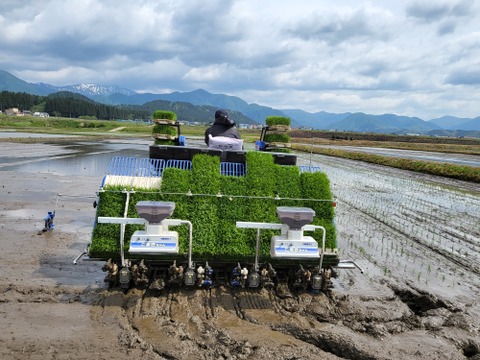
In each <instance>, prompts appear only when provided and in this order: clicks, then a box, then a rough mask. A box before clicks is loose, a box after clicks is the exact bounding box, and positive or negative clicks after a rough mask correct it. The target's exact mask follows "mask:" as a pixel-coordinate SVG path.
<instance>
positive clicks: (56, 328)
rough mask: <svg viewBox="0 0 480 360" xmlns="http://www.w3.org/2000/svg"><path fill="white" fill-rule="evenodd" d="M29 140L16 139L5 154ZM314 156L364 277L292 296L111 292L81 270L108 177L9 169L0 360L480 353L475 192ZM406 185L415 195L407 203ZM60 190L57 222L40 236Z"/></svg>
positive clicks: (2, 235)
mask: <svg viewBox="0 0 480 360" xmlns="http://www.w3.org/2000/svg"><path fill="white" fill-rule="evenodd" d="M37 145H38V147H36V146H37ZM32 146H34V145H32V144H30V145H25V144H13V143H12V144H9V151H10V153H12V154H27V153H28V152H25V149H26V148H25V147H29V148H30V150H32V149H31V147H32ZM34 150H35V151H39V152H40V151H46V152H48V151H51V150H52V149H51V148H49V147H48V146H47V147H45V146H42V145H41V144H35V149H34ZM55 155H56V154H55V153H52V154H51V156H55ZM21 160H22V158H21V157H17V158H16V159H15V161H21ZM307 160H308V158H306V159H304V161H307ZM5 161H8V159H6V160H5ZM315 161H318V162H319V163H320V164H321V165H322V166H324V167H325V168H326V171H327V172H329V173H330V174H329V176H331V179H332V185H333V189H334V192H335V194H336V196H337V197H338V200H339V205H338V208H337V220H336V221H337V228H338V232H339V241H340V245H341V247H342V255H343V256H345V258H352V259H355V260H356V261H357V262H358V263H359V264H360V265H361V266H362V267H363V268H364V270H365V273H364V274H360V272H359V271H354V270H343V271H341V272H339V277H338V278H337V279H336V280H335V288H334V289H333V291H332V293H331V294H329V296H326V295H318V296H315V295H311V294H302V295H295V294H294V295H293V296H292V297H287V298H280V297H278V296H276V294H275V293H273V292H271V291H267V290H260V291H256V290H254V291H251V290H242V289H230V288H222V287H220V288H212V289H210V290H205V291H192V290H189V289H184V290H171V291H164V292H161V293H154V292H149V291H147V292H145V291H141V290H132V291H129V292H128V293H126V294H125V293H123V292H120V291H118V290H106V289H105V288H104V284H103V277H104V274H103V273H102V271H101V270H100V268H101V265H102V264H99V263H95V262H85V261H81V262H80V263H79V264H78V265H74V264H73V259H74V258H75V257H76V256H77V255H78V254H79V253H80V252H81V251H83V249H84V247H85V245H86V243H87V242H88V241H89V238H90V232H91V228H92V223H93V219H94V209H93V207H92V203H93V200H94V194H95V191H97V190H98V186H99V182H100V181H101V179H98V178H95V177H87V176H77V177H74V178H72V177H61V176H56V175H52V174H48V173H45V174H44V173H40V172H39V173H33V174H32V173H20V172H15V171H0V224H1V225H0V253H1V254H2V255H1V258H2V265H3V266H2V271H1V272H0V319H1V324H2V332H0V358H1V359H112V358H116V359H120V360H123V359H137V358H142V359H147V360H148V359H222V358H223V359H360V360H362V359H480V336H479V329H480V305H479V301H478V298H479V297H478V295H479V290H478V289H479V288H480V287H479V285H480V281H479V275H478V272H477V269H476V267H475V266H476V265H474V263H473V261H474V260H476V259H478V255H479V254H478V252H479V251H478V235H479V234H478V229H479V228H480V227H478V226H476V225H477V223H475V221H476V220H478V218H476V217H475V216H472V215H471V214H472V212H473V211H475V209H476V206H478V196H479V195H478V193H475V192H474V191H475V188H473V189H466V190H467V192H460V191H457V190H456V189H455V188H452V187H455V185H456V184H458V187H462V183H457V182H449V184H447V185H448V187H446V188H439V189H438V190H436V191H437V192H435V190H434V188H432V186H433V185H431V182H428V186H426V187H425V186H423V184H425V181H426V179H425V178H423V179H421V181H419V180H418V179H417V178H411V177H408V176H407V177H406V178H405V172H401V171H396V170H391V169H390V170H388V171H387V172H384V170H381V168H380V167H368V169H366V171H367V170H368V172H369V173H371V172H372V171H373V172H374V173H375V174H377V175H376V177H375V178H376V179H377V180H378V181H380V178H383V177H385V179H386V183H387V184H388V183H390V184H391V186H393V187H394V189H393V190H392V189H391V188H388V186H386V185H382V184H381V183H375V184H376V185H374V184H373V183H371V184H368V185H369V186H370V188H368V189H367V188H366V185H365V184H363V183H362V182H361V181H360V179H361V178H349V179H346V176H345V173H344V171H345V169H350V172H351V173H361V169H362V167H363V165H358V164H357V165H356V166H355V165H352V163H350V162H345V161H344V160H335V161H334V162H328V161H330V160H328V161H327V160H325V159H324V158H323V157H316V156H315ZM0 170H1V168H0ZM342 179H343V180H342ZM395 179H396V180H395ZM343 181H346V183H345V182H343ZM395 181H397V182H395ZM403 181H410V182H407V183H404V182H403ZM392 184H393V185H392ZM402 184H403V186H405V185H404V184H410V185H409V186H410V194H412V198H415V199H418V200H416V201H413V200H412V202H411V203H410V202H409V201H410V200H408V199H410V197H408V196H407V195H405V194H403V192H402V191H399V189H398V187H399V186H400V185H402ZM347 185H348V186H347ZM395 186H396V187H397V188H396V189H395ZM342 189H343V190H342ZM367 190H368V191H367ZM59 193H60V194H62V196H60V197H59V198H58V205H57V208H56V218H55V224H56V226H55V229H54V230H53V231H51V232H45V233H44V232H42V231H41V230H42V228H43V218H44V216H45V215H46V213H47V211H51V210H52V208H53V207H54V205H55V202H56V200H57V194H59ZM359 193H361V194H363V193H366V194H365V195H362V196H358V194H359ZM352 194H357V196H352ZM402 194H403V195H402ZM461 194H463V195H461ZM446 195H448V196H446ZM444 196H446V197H445V198H444ZM462 196H463V197H462ZM445 199H446V200H449V201H450V202H451V204H445V203H444V201H446V200H445ZM462 203H463V204H466V205H468V206H461V204H462ZM387 204H388V206H387ZM452 204H454V205H452ZM459 204H460V205H459ZM382 209H383V213H382ZM429 209H430V210H429ZM433 209H436V210H435V211H434V210H433ZM452 212H458V213H459V214H461V215H462V217H461V220H458V221H457V220H455V218H453V220H452V219H451V215H449V214H451V213H452ZM477 214H478V213H477ZM432 215H435V218H434V220H431V216H432ZM389 219H390V220H389ZM436 228H438V229H442V231H437V232H436V231H435V229H436ZM411 229H413V233H412V230H411ZM417 229H419V230H418V231H415V230H417ZM422 229H423V230H422ZM412 234H413V235H412ZM438 234H440V235H441V236H440V235H438ZM444 235H445V236H444ZM452 242H453V243H454V244H455V246H454V249H453V251H451V243H452ZM392 244H393V245H392ZM397 244H398V246H397ZM402 246H403V253H402ZM457 246H458V248H457ZM458 249H461V250H460V251H458ZM407 250H408V253H409V255H408V257H407V255H406V253H407ZM465 251H467V254H465ZM465 258H466V259H467V260H469V261H470V260H471V263H472V264H473V265H472V266H471V267H469V261H465ZM422 264H423V265H422ZM429 265H430V268H429ZM429 269H430V270H429ZM419 273H420V276H419Z"/></svg>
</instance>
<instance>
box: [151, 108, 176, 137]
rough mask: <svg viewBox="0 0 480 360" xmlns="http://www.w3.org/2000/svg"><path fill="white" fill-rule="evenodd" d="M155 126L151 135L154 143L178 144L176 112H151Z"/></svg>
mask: <svg viewBox="0 0 480 360" xmlns="http://www.w3.org/2000/svg"><path fill="white" fill-rule="evenodd" d="M153 122H154V124H155V126H154V127H153V130H152V136H153V138H154V139H155V145H178V142H179V137H180V124H179V123H178V122H177V114H176V113H175V112H173V111H167V110H156V111H155V112H154V113H153Z"/></svg>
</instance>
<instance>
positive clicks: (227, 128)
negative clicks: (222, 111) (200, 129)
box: [205, 111, 240, 145]
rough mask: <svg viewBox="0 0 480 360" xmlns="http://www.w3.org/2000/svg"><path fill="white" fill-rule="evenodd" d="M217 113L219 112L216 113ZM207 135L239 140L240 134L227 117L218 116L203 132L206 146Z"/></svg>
mask: <svg viewBox="0 0 480 360" xmlns="http://www.w3.org/2000/svg"><path fill="white" fill-rule="evenodd" d="M217 113H219V111H217ZM208 135H212V136H213V137H215V136H225V137H229V138H235V139H240V134H239V132H238V130H237V128H236V127H235V123H234V122H233V121H232V120H230V119H229V118H228V116H218V117H216V119H215V122H214V123H213V125H212V126H210V127H209V128H208V129H207V130H205V143H206V144H207V145H208Z"/></svg>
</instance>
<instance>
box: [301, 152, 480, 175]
mask: <svg viewBox="0 0 480 360" xmlns="http://www.w3.org/2000/svg"><path fill="white" fill-rule="evenodd" d="M292 149H295V150H299V151H305V152H313V153H314V154H321V155H327V156H334V157H341V158H345V159H351V160H359V161H365V162H369V163H372V164H378V165H385V166H390V167H394V168H398V169H403V170H410V171H415V172H419V173H424V174H430V175H437V176H444V177H448V178H452V179H457V180H464V181H471V182H475V183H480V167H473V166H464V165H455V164H448V163H439V162H433V161H422V160H410V159H400V158H394V157H390V156H381V155H374V154H366V153H361V152H354V151H346V150H337V149H326V148H320V147H313V148H312V147H310V146H307V145H297V144H292Z"/></svg>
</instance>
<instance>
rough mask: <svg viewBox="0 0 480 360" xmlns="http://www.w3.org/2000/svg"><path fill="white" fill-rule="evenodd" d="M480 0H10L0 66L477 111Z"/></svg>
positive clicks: (262, 97)
mask: <svg viewBox="0 0 480 360" xmlns="http://www.w3.org/2000/svg"><path fill="white" fill-rule="evenodd" d="M478 10H479V4H478V1H474V0H455V1H447V0H439V1H435V2H431V1H424V0H415V1H410V2H407V3H406V4H405V3H404V2H384V1H380V0H371V1H361V2H358V1H354V0H345V1H342V2H341V4H337V3H335V2H331V1H327V0H299V1H297V2H295V3H292V2H290V1H286V0H263V1H261V2H258V1H254V0H243V1H239V0H237V1H236V0H212V1H208V2H203V3H198V2H191V1H186V0H184V1H173V0H138V1H127V0H95V1H94V0H85V1H79V0H36V1H33V0H15V1H11V0H5V1H2V2H1V3H0V27H1V28H2V36H1V37H0V48H1V49H2V51H1V52H0V69H3V70H6V71H9V72H11V73H13V74H14V75H17V76H19V77H21V78H22V79H24V80H26V81H30V82H40V81H42V82H46V83H51V84H53V85H67V84H76V83H80V82H95V83H99V84H105V85H108V84H115V85H119V86H122V87H127V88H131V89H133V90H137V91H142V92H161V91H163V90H165V91H174V90H177V91H191V90H194V89H197V88H203V89H206V90H208V91H212V92H216V93H225V94H230V95H236V96H240V97H242V98H244V100H246V101H247V102H252V103H259V104H263V105H267V106H272V107H278V108H301V109H304V110H307V111H322V110H324V111H331V112H347V111H364V112H371V113H376V114H378V113H383V112H389V113H398V114H402V115H411V116H420V117H424V118H431V117H437V116H442V115H446V114H449V115H455V116H459V117H476V116H478V115H480V114H479V111H478V106H477V104H478V101H477V99H476V98H475V94H477V93H478V89H479V87H480V83H479V82H480V81H479V80H478V79H479V74H478V71H477V69H478V68H479V65H480V64H479V63H478V59H479V58H480V54H479V52H480V50H479V49H480V46H479V44H480V33H479V32H477V27H476V24H477V23H478V20H479V19H478V17H480V12H479V11H478Z"/></svg>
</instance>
